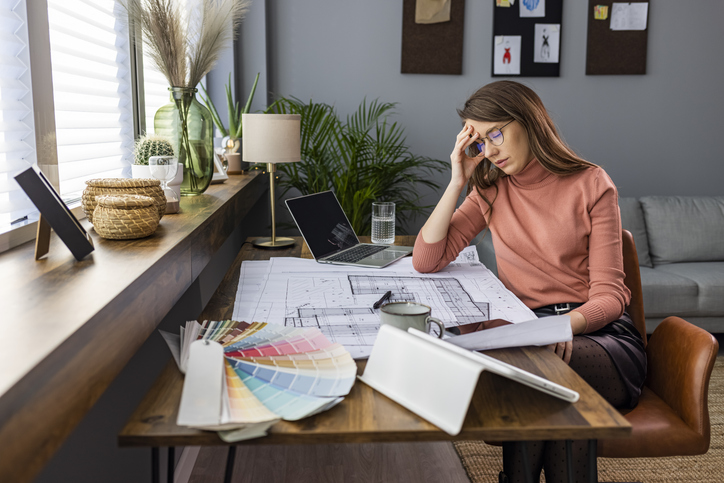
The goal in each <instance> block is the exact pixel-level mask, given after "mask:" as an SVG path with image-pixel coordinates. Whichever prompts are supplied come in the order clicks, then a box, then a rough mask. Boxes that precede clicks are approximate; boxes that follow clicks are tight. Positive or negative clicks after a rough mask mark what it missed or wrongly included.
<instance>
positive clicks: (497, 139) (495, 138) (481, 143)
mask: <svg viewBox="0 0 724 483" xmlns="http://www.w3.org/2000/svg"><path fill="white" fill-rule="evenodd" d="M513 121H515V119H513ZM513 121H509V122H507V123H505V124H504V125H503V126H501V127H500V128H497V129H493V130H492V131H489V132H488V135H487V136H481V137H480V138H478V139H477V140H476V141H475V143H476V144H477V145H478V149H479V150H480V152H481V153H484V152H485V140H486V139H487V140H488V141H490V144H492V145H493V146H500V145H501V144H503V141H505V139H504V138H503V128H504V127H505V126H507V125H508V124H510V123H511V122H513Z"/></svg>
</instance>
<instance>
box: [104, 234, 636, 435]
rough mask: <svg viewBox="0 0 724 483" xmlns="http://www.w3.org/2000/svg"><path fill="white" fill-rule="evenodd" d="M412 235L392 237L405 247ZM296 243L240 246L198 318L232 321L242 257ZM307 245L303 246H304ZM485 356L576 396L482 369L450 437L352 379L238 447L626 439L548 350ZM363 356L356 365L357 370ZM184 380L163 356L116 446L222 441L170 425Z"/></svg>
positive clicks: (621, 425)
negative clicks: (342, 390) (326, 405)
mask: <svg viewBox="0 0 724 483" xmlns="http://www.w3.org/2000/svg"><path fill="white" fill-rule="evenodd" d="M413 241H414V237H398V244H400V245H410V244H412V243H413ZM301 245H302V244H301V242H300V243H297V244H296V245H295V246H294V247H291V248H289V249H285V250H275V251H263V250H260V249H256V248H253V247H252V246H251V245H250V244H245V245H244V246H243V247H242V249H241V251H240V253H239V255H238V256H237V257H236V260H235V261H234V264H233V266H232V267H231V268H230V269H229V272H228V273H227V275H226V277H225V278H224V280H223V281H222V283H221V285H220V286H219V288H218V290H217V292H216V293H215V294H214V296H213V297H212V299H211V301H210V302H209V304H208V305H207V307H206V308H205V310H204V312H203V314H202V317H201V318H200V319H209V320H224V319H228V318H231V315H232V312H233V304H234V298H235V295H236V288H237V284H238V280H239V273H240V267H241V262H242V261H243V260H264V259H268V258H269V257H270V256H275V257H276V256H282V257H284V256H303V257H304V258H311V256H310V254H309V252H308V251H307V250H303V249H302V246H301ZM304 248H306V247H304ZM486 353H487V354H489V355H491V356H493V357H496V358H498V359H500V360H503V361H505V362H508V363H511V364H514V365H516V366H518V367H521V368H523V369H525V370H528V371H530V372H532V373H534V374H538V375H540V376H543V377H546V378H548V379H550V380H552V381H554V382H557V383H559V384H563V385H564V386H567V387H570V388H572V389H574V390H576V391H578V392H579V393H580V395H581V398H580V400H579V401H578V402H577V403H575V404H568V403H565V402H563V401H561V400H558V399H555V398H553V397H549V396H546V395H543V394H541V393H540V392H538V391H536V390H534V389H530V388H528V387H525V386H522V385H520V384H516V383H513V382H512V381H510V380H508V379H505V378H502V377H500V376H497V375H494V374H489V373H487V372H483V374H482V375H481V379H480V383H479V385H478V390H477V391H476V394H475V396H474V398H473V401H472V403H471V409H470V410H469V412H468V414H467V417H466V420H465V423H464V425H463V429H462V431H461V432H460V434H458V435H457V436H450V435H448V434H447V433H445V432H443V431H441V430H440V429H438V428H437V427H436V426H433V425H432V424H430V423H428V422H427V421H425V420H423V419H421V418H420V417H418V416H417V415H416V414H414V413H412V412H410V411H408V410H407V409H405V408H404V407H402V406H400V405H398V404H397V403H395V402H394V401H392V400H390V399H388V398H387V397H385V396H383V395H382V394H380V393H378V392H376V391H374V390H373V389H372V388H370V387H369V386H367V385H365V384H363V383H360V382H358V383H357V384H355V385H354V387H353V388H352V390H351V392H350V394H349V395H348V396H347V397H346V398H345V400H344V401H343V402H342V403H340V404H339V405H337V406H336V407H334V408H332V409H331V410H329V411H326V412H324V413H322V414H319V415H316V416H312V417H309V418H306V419H303V420H301V421H297V422H289V421H282V422H279V423H277V424H276V425H274V426H273V427H272V428H271V429H270V431H269V435H268V436H266V437H264V438H260V439H254V440H250V441H243V442H240V443H238V444H254V445H268V444H307V443H364V442H400V441H446V440H479V439H484V440H488V441H514V440H517V441H525V440H540V439H558V440H564V439H598V438H617V437H626V436H628V435H629V434H630V432H631V426H630V425H629V423H628V422H627V421H626V420H625V419H624V418H623V417H622V416H621V415H620V414H619V412H618V411H616V410H615V409H614V408H613V407H612V406H611V405H609V404H608V403H607V402H606V401H605V400H604V399H603V398H601V396H599V395H598V393H596V392H595V391H594V390H593V389H592V388H591V387H590V386H588V384H586V383H585V382H584V381H583V380H582V379H581V378H580V377H579V376H578V375H577V374H576V373H575V372H573V371H572V370H571V369H570V368H569V367H568V366H567V365H566V364H564V363H563V362H562V361H561V360H560V359H559V358H557V357H556V356H555V355H554V354H553V353H551V352H548V351H545V350H543V349H540V348H521V349H506V350H499V351H488V352H486ZM364 365H365V361H359V362H358V372H359V373H361V372H362V370H363V369H364ZM182 385H183V378H182V375H181V373H180V372H179V371H178V369H177V368H176V365H175V364H174V363H173V361H170V362H169V364H168V366H167V367H166V369H165V370H164V372H163V374H162V375H161V376H160V377H159V378H158V380H157V381H156V383H155V384H154V386H153V388H152V389H151V391H150V392H149V393H148V394H147V395H146V397H145V398H144V400H143V401H142V403H141V404H140V405H139V407H138V408H137V410H136V411H135V412H134V414H133V415H132V416H131V418H130V419H129V421H128V423H127V424H126V426H125V428H124V429H123V430H122V432H121V433H120V435H119V437H118V443H119V445H120V446H146V447H159V446H204V445H227V443H225V442H223V441H222V440H221V439H219V437H218V436H217V435H216V433H213V432H207V431H198V430H193V429H189V428H184V427H179V426H177V425H176V424H175V421H176V417H177V414H178V404H179V400H180V397H181V389H182Z"/></svg>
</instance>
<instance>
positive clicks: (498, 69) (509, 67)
mask: <svg viewBox="0 0 724 483" xmlns="http://www.w3.org/2000/svg"><path fill="white" fill-rule="evenodd" d="M520 39H521V37H520V35H496V36H495V49H494V53H493V55H494V59H493V75H520Z"/></svg>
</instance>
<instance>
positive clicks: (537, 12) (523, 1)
mask: <svg viewBox="0 0 724 483" xmlns="http://www.w3.org/2000/svg"><path fill="white" fill-rule="evenodd" d="M520 16H521V17H545V16H546V0H520Z"/></svg>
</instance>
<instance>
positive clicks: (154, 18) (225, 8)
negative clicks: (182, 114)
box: [119, 0, 251, 87]
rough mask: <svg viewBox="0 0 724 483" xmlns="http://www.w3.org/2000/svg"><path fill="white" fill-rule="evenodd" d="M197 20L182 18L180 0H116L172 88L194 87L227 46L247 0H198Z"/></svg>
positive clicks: (247, 7)
mask: <svg viewBox="0 0 724 483" xmlns="http://www.w3.org/2000/svg"><path fill="white" fill-rule="evenodd" d="M199 1H200V5H199V10H200V12H201V16H200V19H199V20H198V21H190V20H189V19H188V18H185V15H184V10H183V8H182V5H181V2H180V0H120V2H119V3H120V4H121V6H122V7H123V8H124V9H125V11H126V12H127V13H128V19H127V21H128V23H129V25H130V28H131V29H137V31H138V30H140V33H141V37H142V38H143V46H144V47H145V49H146V53H147V55H148V57H149V58H150V59H151V60H152V61H153V63H154V64H155V65H156V68H157V69H158V70H159V71H160V72H161V73H163V75H164V76H166V79H167V80H168V82H169V85H170V86H172V87H196V85H198V83H199V82H201V79H202V78H203V77H204V76H205V75H206V74H207V73H208V72H209V71H210V70H211V69H212V68H213V67H214V65H215V64H216V62H217V61H218V60H219V54H220V53H221V51H222V50H224V49H225V48H227V47H228V44H229V42H231V40H232V39H233V37H234V31H235V29H236V27H237V26H238V25H239V23H240V22H241V20H242V19H243V18H244V16H245V15H246V12H247V11H248V9H249V5H250V3H251V1H250V0H199Z"/></svg>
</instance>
